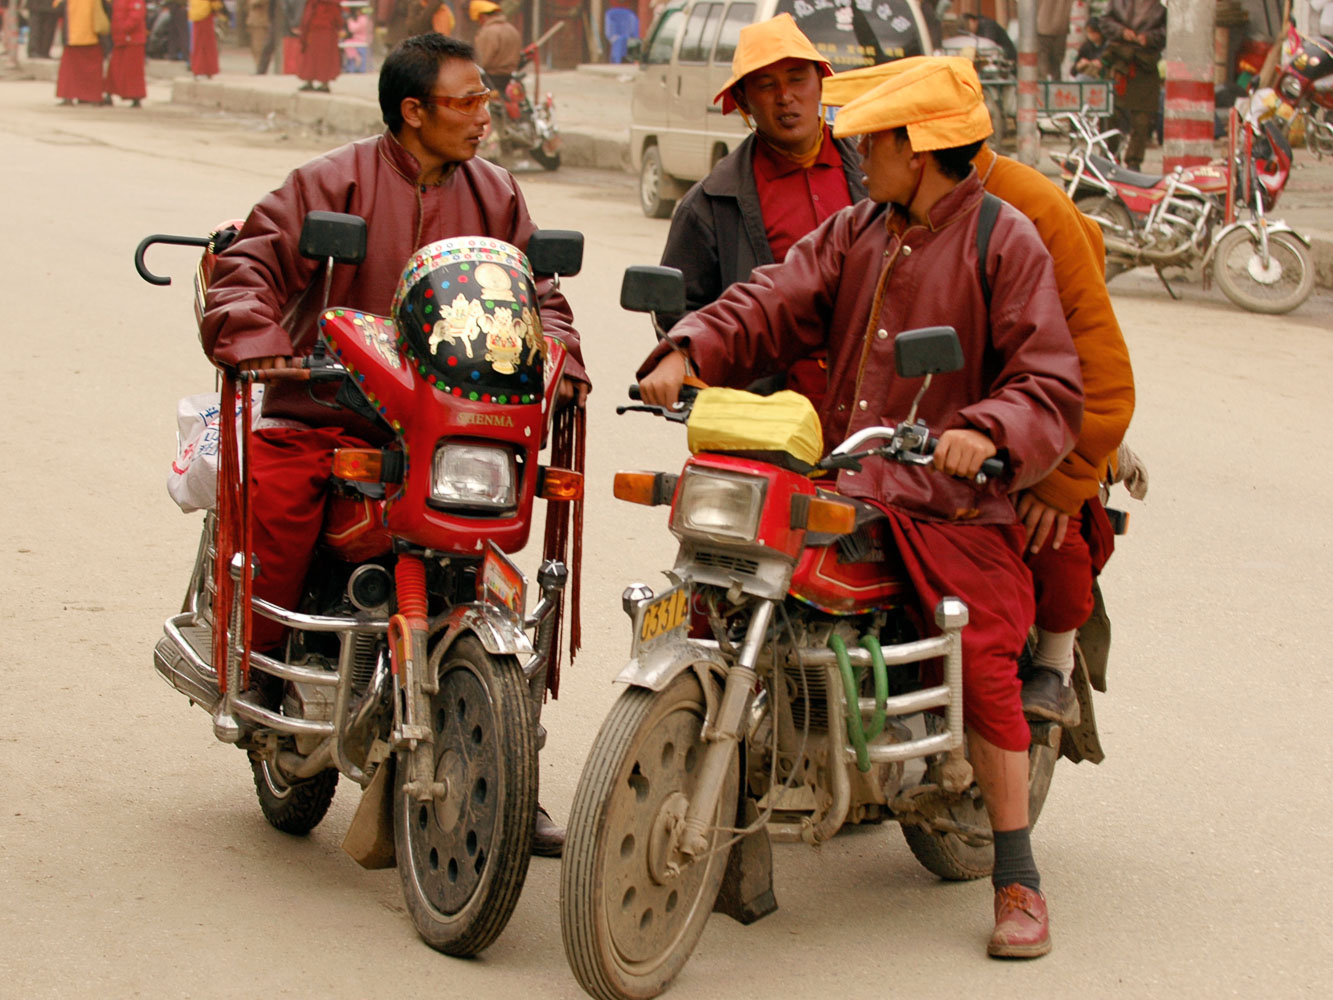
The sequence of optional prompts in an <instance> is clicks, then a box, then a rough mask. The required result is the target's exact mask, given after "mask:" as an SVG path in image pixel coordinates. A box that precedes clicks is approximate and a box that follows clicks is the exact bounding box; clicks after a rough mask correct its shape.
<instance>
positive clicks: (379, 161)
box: [199, 132, 588, 433]
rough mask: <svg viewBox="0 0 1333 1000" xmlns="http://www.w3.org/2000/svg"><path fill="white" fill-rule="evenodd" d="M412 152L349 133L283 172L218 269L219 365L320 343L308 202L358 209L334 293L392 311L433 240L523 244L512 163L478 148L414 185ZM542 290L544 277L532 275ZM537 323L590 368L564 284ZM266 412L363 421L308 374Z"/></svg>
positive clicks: (211, 329) (213, 322)
mask: <svg viewBox="0 0 1333 1000" xmlns="http://www.w3.org/2000/svg"><path fill="white" fill-rule="evenodd" d="M420 172H421V170H420V166H419V165H418V163H417V160H416V157H414V156H413V155H412V154H411V153H409V152H408V151H407V150H406V149H404V148H403V146H402V144H401V143H399V142H398V140H397V139H396V138H394V136H393V135H392V134H390V133H389V132H385V133H384V134H383V135H380V136H378V137H375V138H370V139H362V140H360V141H358V142H353V143H349V144H348V145H345V146H342V147H340V148H338V149H335V150H333V151H332V152H329V153H326V154H325V155H324V156H321V157H319V158H318V159H316V160H312V161H311V162H310V163H307V164H305V165H304V166H301V167H298V168H297V169H296V170H294V171H292V173H291V174H290V175H289V176H288V178H287V180H286V181H285V182H284V183H283V185H282V187H280V188H278V189H277V190H276V191H274V192H272V193H271V194H269V195H267V196H266V197H265V198H264V199H263V200H262V201H260V202H259V203H258V204H257V205H255V207H254V208H253V209H252V210H251V212H250V217H249V218H248V219H246V220H245V225H244V226H243V227H242V228H241V231H240V233H239V235H238V236H237V237H236V239H235V241H234V242H233V243H232V244H231V246H229V247H228V248H227V249H226V250H225V251H223V253H222V254H221V255H220V256H219V257H218V260H217V264H216V267H215V268H214V270H213V276H212V280H211V282H210V284H209V287H208V295H207V298H206V299H205V302H204V314H203V318H202V320H201V321H200V324H199V335H200V337H201V339H202V340H203V344H204V350H205V352H207V354H208V356H209V357H210V358H211V359H212V360H213V362H214V363H215V364H218V365H235V364H237V363H239V362H241V361H245V360H247V359H249V358H262V357H285V356H288V355H293V356H303V355H306V354H309V353H310V352H311V350H312V349H313V347H314V343H315V336H314V329H315V319H316V313H317V312H318V311H319V306H320V302H321V299H322V296H323V291H324V276H323V273H322V269H323V265H322V264H321V263H320V262H317V261H313V260H307V259H306V258H304V257H302V256H301V255H300V253H298V251H297V242H298V239H299V237H300V233H301V225H302V222H303V220H304V219H305V215H306V213H307V212H310V211H312V210H323V211H330V212H348V213H350V214H352V215H359V216H361V217H362V218H364V219H365V220H366V221H367V222H368V223H369V225H368V227H367V228H368V233H367V244H366V259H365V260H364V261H363V262H362V263H361V264H359V265H356V266H352V265H346V264H335V265H334V267H333V283H332V286H331V290H330V294H329V304H330V305H336V306H346V307H349V308H352V309H361V310H364V311H366V312H370V313H375V314H376V315H379V316H387V315H389V310H390V306H391V304H392V300H393V293H394V289H395V288H397V286H398V279H399V277H400V276H401V275H402V272H403V268H404V267H405V266H406V264H407V262H408V259H409V258H410V257H411V255H412V253H413V252H414V251H416V250H417V249H418V248H419V247H422V246H424V245H425V244H427V243H433V242H435V241H436V240H443V239H450V238H453V237H458V236H474V235H479V236H490V237H492V238H493V239H501V240H504V241H506V242H508V243H512V244H513V245H514V246H516V247H518V248H519V249H520V250H525V249H526V248H527V245H528V238H529V237H530V236H531V235H532V234H533V232H535V231H536V229H537V227H536V225H535V224H534V223H533V221H532V219H531V218H530V217H529V216H528V208H527V205H526V203H525V202H524V200H523V195H522V193H521V192H520V191H519V189H518V184H517V183H516V182H515V181H514V178H513V176H511V175H510V173H509V172H508V171H507V170H503V169H501V168H499V167H497V166H494V165H493V164H491V163H488V162H486V161H485V160H483V159H481V158H480V157H474V158H473V159H471V160H467V161H466V162H464V163H461V164H459V165H458V166H457V167H456V168H455V169H454V170H453V171H451V172H450V173H449V174H448V175H447V176H446V177H445V179H444V180H443V181H442V182H441V183H440V184H438V185H436V186H433V187H419V186H418V185H417V183H416V178H417V177H418V176H420ZM537 290H538V293H539V294H544V293H546V292H548V291H549V290H550V282H549V281H541V282H538V283H537ZM541 320H542V330H543V332H544V333H547V334H549V335H552V336H555V337H557V338H559V339H560V340H561V341H562V342H564V344H565V345H566V346H567V347H568V348H569V350H570V358H569V361H568V363H567V364H566V368H565V374H566V375H568V376H570V377H571V378H575V379H579V380H582V381H584V382H586V381H587V380H588V377H587V374H586V373H585V371H584V368H583V356H582V353H581V351H580V349H579V336H578V332H577V331H576V330H575V329H574V317H573V314H572V313H571V311H570V308H569V303H568V302H566V301H565V298H564V296H563V295H560V294H559V293H556V294H555V295H552V296H551V297H550V298H549V299H547V300H546V302H545V304H544V305H543V306H542V307H541ZM264 414H265V416H270V417H287V418H291V419H296V420H301V421H303V422H305V423H308V424H311V425H313V426H325V425H329V424H335V425H337V426H342V427H346V428H347V429H348V430H349V431H352V432H353V433H368V426H367V425H364V424H363V423H361V422H360V421H358V420H356V419H355V418H353V417H352V415H351V414H348V413H347V412H346V411H342V412H340V413H335V412H334V411H332V410H329V409H327V408H325V407H321V406H319V405H318V404H316V403H314V402H313V401H312V400H311V399H310V397H309V394H308V392H307V387H306V386H305V385H304V384H299V383H298V384H291V383H275V384H273V385H271V386H270V387H269V391H268V393H266V395H265V399H264Z"/></svg>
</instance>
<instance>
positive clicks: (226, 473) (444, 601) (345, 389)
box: [135, 212, 583, 955]
mask: <svg viewBox="0 0 1333 1000" xmlns="http://www.w3.org/2000/svg"><path fill="white" fill-rule="evenodd" d="M234 235H235V234H234V230H224V231H222V232H220V233H215V234H213V236H212V237H210V238H209V240H208V241H207V249H206V250H205V253H204V255H203V261H202V263H201V265H200V268H199V271H198V274H197V276H196V279H195V280H196V307H197V308H201V307H202V302H203V296H204V293H205V291H206V289H207V285H208V281H209V278H210V276H211V274H212V270H213V265H214V260H215V256H216V252H218V251H220V250H221V245H222V243H223V242H224V241H225V240H226V239H227V238H228V237H229V236H234ZM582 239H583V238H582V236H581V234H578V233H557V232H550V231H548V232H538V233H536V234H534V235H533V237H532V240H531V243H530V245H529V247H528V256H527V257H525V256H524V255H523V254H522V253H520V252H519V251H518V250H517V249H516V248H514V247H513V246H510V245H509V244H507V243H504V242H502V241H499V240H493V239H488V238H482V237H469V238H463V239H453V240H445V241H441V242H439V243H432V244H430V245H428V246H425V247H422V248H421V249H420V250H418V251H417V252H416V253H415V254H414V255H413V257H412V259H411V261H409V263H408V266H407V269H406V271H405V272H404V275H403V278H402V280H401V282H400V283H399V287H398V292H397V294H396V296H395V298H394V310H393V311H394V317H393V318H386V317H382V316H374V315H371V314H369V313H365V312H361V311H357V310H350V309H342V308H337V307H332V308H329V307H327V295H328V292H327V284H326V286H325V308H324V309H323V310H322V311H321V318H320V321H319V327H320V336H321V341H320V348H319V349H317V351H316V353H315V354H314V355H312V356H311V357H310V358H308V359H306V360H305V362H304V364H303V365H302V367H301V368H299V369H296V370H290V369H289V370H285V371H277V372H263V373H233V372H224V373H223V376H222V394H221V399H222V401H223V406H222V416H221V422H220V425H219V428H218V430H219V432H220V437H221V446H220V448H219V458H220V462H221V467H220V473H219V481H218V489H217V506H216V509H215V510H211V511H209V512H208V514H207V515H206V517H205V520H204V530H203V536H202V537H201V539H200V543H199V550H198V554H197V556H196V559H195V564H194V571H193V573H192V575H191V578H190V586H189V590H188V592H187V595H186V599H185V604H184V607H183V609H182V611H181V613H180V614H177V615H174V616H173V617H171V618H170V619H168V621H167V622H166V625H165V632H166V635H165V636H164V637H163V638H162V639H161V640H159V642H158V643H157V647H156V649H155V650H154V655H153V661H154V666H155V667H156V669H157V671H158V673H160V674H161V675H162V677H163V678H164V679H165V680H166V681H167V682H168V683H169V684H170V685H171V686H172V687H174V688H175V689H176V690H178V691H180V692H181V693H182V694H184V695H185V696H186V697H187V698H189V699H190V701H191V703H193V704H198V705H199V706H200V707H202V708H204V709H205V710H207V711H208V712H209V713H210V714H211V715H212V717H213V731H214V735H215V736H216V737H217V738H218V739H219V740H222V741H223V742H226V743H231V744H234V745H235V746H237V747H239V748H240V749H242V750H244V751H245V752H246V753H247V754H248V756H249V759H250V766H251V768H252V770H253V774H254V783H255V789H256V791H257V793H258V797H259V804H260V808H261V809H262V810H263V813H264V816H265V817H266V818H267V819H268V821H269V822H270V823H271V824H272V825H273V826H274V827H276V828H277V829H279V830H283V831H286V832H288V833H293V834H305V833H308V832H309V831H310V830H311V829H313V828H314V827H315V826H316V825H317V824H318V823H319V822H320V820H322V819H323V817H324V815H325V812H326V811H327V810H328V808H329V803H330V801H331V800H332V798H333V794H334V789H335V787H336V785H337V783H338V778H339V775H344V776H346V777H347V778H349V779H351V780H352V781H354V782H356V783H357V784H358V785H360V786H362V788H363V789H364V792H363V794H362V798H361V804H360V806H359V808H358V809H357V812H356V816H355V818H354V820H353V822H352V826H351V829H350V830H349V832H348V834H347V838H346V839H345V840H344V843H343V846H344V848H345V849H347V851H348V853H350V854H351V855H352V856H353V857H354V858H356V860H357V861H359V862H360V863H361V864H363V865H365V866H366V867H371V868H383V867H391V866H394V865H395V864H396V866H397V868H398V871H399V874H400V876H401V880H402V885H403V891H404V896H405V898H406V902H407V908H408V910H409V912H410V913H411V915H412V919H413V921H414V922H415V924H416V927H417V930H418V931H419V932H420V934H421V936H422V938H423V939H425V941H426V942H427V943H428V944H430V945H431V946H432V947H434V948H438V949H439V950H441V951H444V952H447V953H449V954H453V955H473V954H476V953H478V952H480V951H481V950H482V949H484V948H485V947H486V946H487V945H489V944H490V943H491V942H492V941H494V940H495V938H496V937H497V936H498V935H499V934H500V932H501V931H502V930H503V929H504V927H505V924H506V923H507V922H508V920H509V917H510V915H511V913H512V912H513V909H514V905H515V904H516V902H517V900H518V895H519V892H520V890H521V888H522V885H523V881H524V878H525V876H526V873H527V868H528V861H529V855H530V853H531V843H532V836H533V817H534V815H535V810H536V807H537V774H538V771H537V752H538V750H539V749H540V742H541V739H540V735H541V734H540V727H539V726H538V718H539V713H540V709H541V704H542V700H543V695H544V693H545V691H546V690H547V689H548V687H549V688H553V687H554V683H553V682H554V673H555V670H556V669H557V667H558V650H559V644H560V643H559V638H558V632H559V623H560V616H561V607H562V602H563V590H564V587H565V584H566V582H567V580H568V577H569V573H568V571H567V569H566V567H565V564H564V563H563V561H561V559H562V557H563V556H562V552H561V551H560V550H561V548H562V546H563V542H561V541H559V540H557V541H556V542H555V543H554V545H553V539H552V534H553V533H552V524H558V525H559V527H560V530H557V531H556V532H555V535H557V536H559V537H560V538H564V537H567V536H566V533H565V530H564V529H566V528H567V527H568V522H567V521H565V520H563V518H564V515H566V514H568V513H570V512H571V507H569V506H566V505H567V504H574V505H575V507H574V508H573V514H574V516H575V517H578V516H579V510H580V508H581V504H580V501H581V497H582V476H581V474H580V473H578V472H576V471H571V470H569V469H561V468H554V467H543V466H541V465H539V463H538V452H539V450H540V448H541V447H542V444H543V441H544V439H545V438H546V437H547V435H548V431H550V429H551V427H552V413H553V410H554V402H555V392H556V386H557V385H558V383H559V381H560V377H561V372H562V369H563V365H564V359H565V349H564V347H563V345H561V344H560V343H559V342H558V341H556V340H555V339H553V338H549V337H547V338H544V337H543V336H542V332H541V324H540V319H539V315H538V309H539V306H540V301H539V299H538V295H537V290H536V285H535V283H534V277H533V275H534V274H537V275H546V276H556V284H557V285H558V275H560V274H565V275H570V274H576V273H577V272H578V270H579V267H580V264H581V260H582ZM201 242H204V241H201V240H198V239H195V238H191V237H165V236H150V237H148V238H147V239H145V240H144V241H143V242H142V243H141V244H140V246H139V248H138V250H137V251H136V255H135V263H136V266H137V267H138V269H139V273H140V274H141V275H142V276H143V277H144V278H145V279H146V280H148V281H151V282H153V283H155V284H168V283H169V282H170V279H168V278H160V277H158V276H156V275H153V274H152V273H150V272H149V271H148V270H147V268H146V267H145V266H144V262H143V255H144V251H145V250H146V249H147V248H148V247H149V246H151V245H153V244H155V243H175V244H187V245H198V244H200V243H201ZM301 252H302V254H303V255H305V256H307V257H311V258H315V259H322V260H324V261H326V264H327V269H326V274H327V273H328V271H329V270H331V268H332V265H333V263H334V262H337V263H343V264H355V263H358V262H359V261H360V260H361V259H363V257H364V256H365V222H364V220H362V219H360V218H357V217H355V216H348V215H339V214H336V213H327V212H312V213H310V215H309V216H308V217H307V219H306V223H305V227H304V229H303V232H302V236H301ZM432 319H433V320H434V322H433V323H432V322H430V320H432ZM277 380H298V381H303V382H310V383H319V382H335V383H337V384H338V386H339V390H338V394H337V405H340V406H343V407H346V408H348V409H350V410H353V411H355V412H356V413H358V414H360V415H362V416H365V417H369V418H371V419H372V420H376V421H378V422H379V423H380V424H381V426H382V427H383V428H384V430H385V432H386V434H385V436H386V438H387V439H388V443H387V444H386V445H384V446H383V447H382V448H371V447H366V448H342V449H339V450H338V451H337V452H336V453H335V455H334V459H333V478H332V483H331V493H330V498H329V503H328V511H327V516H326V520H325V524H324V528H323V533H322V537H321V539H320V542H319V546H318V549H317V552H316V553H315V558H314V561H313V564H312V567H311V570H310V572H309V574H308V576H307V580H306V586H305V590H304V597H303V599H302V601H301V604H300V606H299V607H294V608H283V607H278V606H276V605H274V604H271V603H269V602H267V601H264V600H261V599H258V598H255V597H253V595H252V593H251V586H252V584H251V581H252V578H253V576H254V574H255V572H256V568H255V566H254V564H253V559H252V556H251V552H250V544H249V537H250V536H249V533H250V531H251V527H250V525H251V519H250V511H249V491H248V479H249V477H248V475H246V473H245V468H246V451H247V445H248V441H249V436H250V429H251V428H250V425H251V412H250V411H251V403H250V398H251V393H250V391H249V387H248V386H247V385H246V384H245V383H246V382H247V381H277ZM238 390H240V392H239V399H240V404H239V410H240V412H239V414H234V412H233V407H232V406H230V405H228V403H229V401H231V400H235V399H237V398H238ZM567 419H568V418H563V417H562V418H561V421H559V422H558V428H557V435H556V437H557V441H559V431H560V430H561V429H563V428H564V427H565V426H566V421H567ZM567 450H572V449H567ZM554 452H555V449H554V447H553V457H559V456H557V455H555V454H554ZM537 496H541V497H544V498H545V499H547V500H548V501H556V502H555V503H552V504H551V505H550V506H549V507H548V525H547V552H546V554H547V556H548V558H547V561H545V562H544V563H543V564H542V566H541V569H540V571H539V573H538V576H537V582H538V587H539V588H540V600H539V601H538V602H537V603H536V606H535V608H534V609H533V610H532V612H531V613H527V611H526V597H527V593H526V592H527V580H526V578H525V576H524V574H523V573H522V572H521V571H520V570H519V568H518V567H517V566H516V565H515V564H514V563H513V562H512V561H511V560H510V559H509V558H508V556H507V555H506V553H508V552H514V551H517V550H518V549H520V548H522V547H523V546H524V545H525V544H526V542H527V540H528V535H529V529H530V527H531V522H532V507H533V499H534V498H535V497H537ZM575 594H577V588H575ZM255 614H258V615H262V616H264V617H265V618H267V619H270V620H272V621H274V622H279V623H281V624H282V625H284V626H286V629H287V637H286V639H285V645H284V646H283V648H282V650H281V652H280V653H268V654H266V653H262V652H259V651H258V650H256V649H254V648H252V646H251V643H250V633H251V619H252V616H253V615H255Z"/></svg>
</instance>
